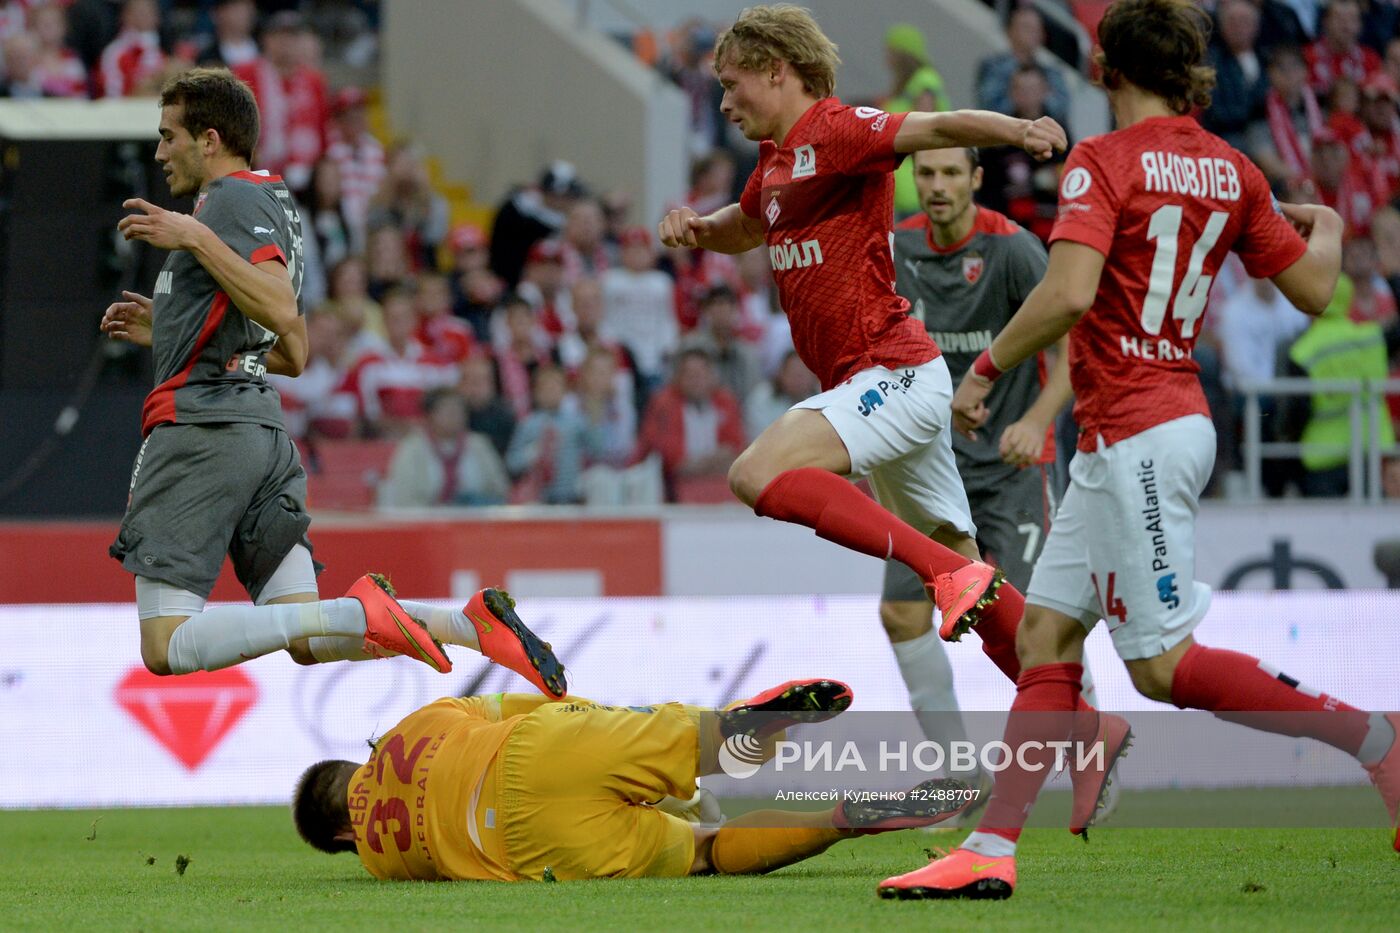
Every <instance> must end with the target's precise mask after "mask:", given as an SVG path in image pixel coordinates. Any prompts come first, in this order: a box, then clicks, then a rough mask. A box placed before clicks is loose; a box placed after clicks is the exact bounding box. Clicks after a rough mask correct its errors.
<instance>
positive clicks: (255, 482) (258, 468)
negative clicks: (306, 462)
mask: <svg viewBox="0 0 1400 933" xmlns="http://www.w3.org/2000/svg"><path fill="white" fill-rule="evenodd" d="M310 527H311V516H310V515H309V514H307V511H306V471H305V470H303V469H302V466H301V458H300V457H299V456H298V455H297V449H296V445H295V444H293V443H292V440H291V438H290V437H288V436H287V432H285V431H283V430H282V429H280V428H272V427H268V426H266V425H260V424H237V423H230V424H165V425H160V426H159V427H157V428H156V429H155V430H153V431H152V432H151V433H150V434H149V435H148V436H147V437H146V440H145V442H143V443H142V444H141V450H140V451H139V452H138V453H137V454H136V463H135V465H134V466H133V467H132V470H131V492H130V497H129V499H128V500H127V506H126V517H125V518H123V519H122V526H121V530H120V531H119V532H118V533H117V540H116V541H115V542H113V544H112V547H111V548H110V549H109V553H110V554H111V555H112V556H113V557H115V558H116V559H117V560H119V561H121V562H122V566H123V567H125V568H126V569H127V570H128V571H130V572H131V573H134V574H137V575H138V576H142V577H149V578H151V579H153V580H159V581H161V582H162V583H168V584H170V585H171V586H178V587H180V588H182V589H186V590H189V591H190V592H192V593H194V594H196V595H197V596H200V597H208V595H209V591H210V590H212V589H213V588H214V582H215V581H216V580H217V579H218V577H219V571H220V569H221V568H222V567H223V563H224V555H225V554H227V555H228V556H229V558H230V559H231V560H232V562H233V569H234V573H236V574H237V576H238V580H239V582H240V583H242V584H243V587H244V589H246V590H247V591H248V595H249V596H251V597H252V598H253V599H254V600H257V598H258V596H259V594H260V593H261V592H262V589H263V587H264V586H265V585H266V584H267V581H268V578H270V577H271V576H272V574H273V573H274V572H275V571H276V570H277V567H278V565H280V564H281V563H282V558H284V557H286V556H287V552H288V551H290V550H291V549H292V547H293V546H294V545H297V544H303V545H305V546H306V548H307V549H308V550H310V549H311V541H310V539H308V538H307V536H306V532H307V529H308V528H310Z"/></svg>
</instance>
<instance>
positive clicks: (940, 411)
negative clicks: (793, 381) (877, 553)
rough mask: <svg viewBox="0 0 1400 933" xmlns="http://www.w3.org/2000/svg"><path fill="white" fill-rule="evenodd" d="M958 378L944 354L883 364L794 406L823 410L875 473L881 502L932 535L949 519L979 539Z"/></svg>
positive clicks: (863, 471)
mask: <svg viewBox="0 0 1400 933" xmlns="http://www.w3.org/2000/svg"><path fill="white" fill-rule="evenodd" d="M952 401H953V381H952V379H951V378H950V377H949V376H948V364H947V363H945V362H944V361H943V357H941V356H940V357H938V358H937V359H934V360H930V361H929V362H927V363H925V364H923V365H922V366H912V367H909V368H907V369H898V370H890V369H885V368H884V367H883V366H876V367H872V368H870V369H866V370H862V371H861V372H859V373H856V374H855V375H854V376H852V377H851V378H850V379H848V380H846V381H845V382H843V383H841V385H839V386H837V387H836V388H834V389H830V390H828V391H826V392H822V393H821V394H820V395H814V396H812V397H811V398H809V399H806V400H804V401H801V402H798V403H797V404H796V405H794V406H792V407H793V409H798V408H806V409H812V410H814V411H820V412H821V413H822V414H823V415H825V416H826V420H827V421H829V422H831V426H832V427H833V428H835V429H836V433H837V435H839V436H840V438H841V442H842V443H843V444H845V445H846V451H847V453H849V454H850V455H851V476H852V478H861V477H868V478H869V479H870V486H871V488H872V489H873V490H874V491H875V498H876V499H878V500H879V502H880V504H881V505H883V506H884V507H885V508H887V509H889V510H890V511H891V512H893V513H894V514H895V515H898V516H899V517H900V518H902V519H903V520H904V521H906V522H908V523H909V524H910V525H912V526H913V527H914V528H917V529H918V530H919V531H921V532H923V533H924V534H931V533H932V532H933V531H934V530H936V529H938V528H940V527H942V526H943V525H949V526H951V527H953V528H954V529H956V530H957V531H960V532H962V533H963V534H965V535H968V536H969V537H976V535H977V526H976V525H974V524H973V523H972V510H971V509H970V508H969V507H968V504H967V492H966V491H965V490H964V489H963V482H962V477H961V476H959V475H958V465H957V461H956V460H955V459H954V458H953V441H952V438H951V437H950V436H949V433H948V422H949V419H950V418H951V417H952V407H951V406H952Z"/></svg>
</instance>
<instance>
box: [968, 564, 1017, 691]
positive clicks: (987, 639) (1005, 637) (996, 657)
mask: <svg viewBox="0 0 1400 933" xmlns="http://www.w3.org/2000/svg"><path fill="white" fill-rule="evenodd" d="M1025 614H1026V598H1025V597H1024V596H1022V595H1021V593H1020V591H1018V590H1017V589H1016V587H1014V586H1012V585H1011V584H1010V583H1002V585H1001V586H1000V587H998V588H997V598H996V602H994V603H992V604H991V605H990V606H988V607H987V608H986V609H984V610H982V621H980V622H978V623H977V624H976V625H975V626H974V627H973V629H972V630H973V631H974V632H976V633H977V634H978V635H979V636H980V637H981V639H982V653H983V654H985V655H986V656H987V657H989V658H991V659H992V663H993V664H995V665H996V666H997V667H999V668H1001V672H1002V673H1003V674H1005V675H1006V676H1007V677H1010V678H1011V682H1012V683H1016V681H1017V679H1018V678H1019V677H1020V676H1021V662H1020V660H1019V659H1018V658H1017V657H1016V630H1017V629H1018V628H1020V627H1021V617H1022V616H1023V615H1025Z"/></svg>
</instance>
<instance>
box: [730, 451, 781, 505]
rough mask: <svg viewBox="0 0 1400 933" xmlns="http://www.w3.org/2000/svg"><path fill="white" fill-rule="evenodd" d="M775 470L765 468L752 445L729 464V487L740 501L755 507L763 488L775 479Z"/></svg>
mask: <svg viewBox="0 0 1400 933" xmlns="http://www.w3.org/2000/svg"><path fill="white" fill-rule="evenodd" d="M772 474H773V471H772V470H768V469H765V467H764V466H763V464H762V462H761V461H760V460H759V458H757V457H755V456H754V454H753V448H752V447H750V448H749V449H748V450H745V451H744V452H743V453H741V454H740V455H739V457H738V459H736V460H735V461H734V462H733V463H732V464H730V466H729V476H728V479H729V488H730V490H731V491H732V492H733V493H734V495H735V496H737V497H738V499H739V501H740V502H742V503H744V504H745V505H747V506H749V507H750V508H753V506H754V505H755V503H757V502H758V497H759V495H761V494H762V492H763V488H764V487H765V486H767V485H768V483H769V482H770V481H771V480H772V479H773V475H772Z"/></svg>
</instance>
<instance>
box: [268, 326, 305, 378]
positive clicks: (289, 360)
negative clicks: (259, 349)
mask: <svg viewBox="0 0 1400 933" xmlns="http://www.w3.org/2000/svg"><path fill="white" fill-rule="evenodd" d="M310 351H311V343H310V341H309V340H308V339H307V337H306V318H304V317H298V318H297V321H296V323H295V324H293V325H292V327H291V329H290V330H288V331H287V332H286V333H285V334H283V335H282V336H280V337H278V338H277V343H275V344H274V345H273V347H272V349H271V350H269V351H267V371H268V372H270V373H276V374H278V375H279V376H300V375H301V371H302V370H303V369H305V368H306V358H307V356H308V355H309V354H310Z"/></svg>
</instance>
